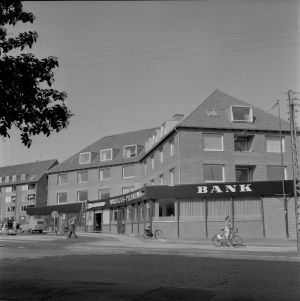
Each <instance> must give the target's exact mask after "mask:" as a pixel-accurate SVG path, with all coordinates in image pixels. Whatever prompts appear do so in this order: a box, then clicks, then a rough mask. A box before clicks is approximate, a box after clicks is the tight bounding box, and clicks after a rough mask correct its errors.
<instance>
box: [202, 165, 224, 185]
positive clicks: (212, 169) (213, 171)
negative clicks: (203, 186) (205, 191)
mask: <svg viewBox="0 0 300 301" xmlns="http://www.w3.org/2000/svg"><path fill="white" fill-rule="evenodd" d="M204 181H205V182H223V181H224V165H222V164H204Z"/></svg>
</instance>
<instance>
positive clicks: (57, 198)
mask: <svg viewBox="0 0 300 301" xmlns="http://www.w3.org/2000/svg"><path fill="white" fill-rule="evenodd" d="M60 195H65V196H66V201H65V202H60V201H59V199H60V198H59V196H60ZM56 200H57V204H66V203H68V193H67V192H58V193H57V194H56Z"/></svg>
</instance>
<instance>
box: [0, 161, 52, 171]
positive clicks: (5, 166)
mask: <svg viewBox="0 0 300 301" xmlns="http://www.w3.org/2000/svg"><path fill="white" fill-rule="evenodd" d="M51 161H52V162H55V161H58V160H57V159H47V160H41V161H40V160H37V161H32V162H27V163H18V164H13V165H4V166H0V169H1V168H8V167H17V166H21V165H29V164H38V163H45V162H51Z"/></svg>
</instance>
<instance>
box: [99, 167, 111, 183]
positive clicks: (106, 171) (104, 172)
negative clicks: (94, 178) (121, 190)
mask: <svg viewBox="0 0 300 301" xmlns="http://www.w3.org/2000/svg"><path fill="white" fill-rule="evenodd" d="M99 179H100V181H106V180H109V179H110V168H101V169H100V170H99Z"/></svg>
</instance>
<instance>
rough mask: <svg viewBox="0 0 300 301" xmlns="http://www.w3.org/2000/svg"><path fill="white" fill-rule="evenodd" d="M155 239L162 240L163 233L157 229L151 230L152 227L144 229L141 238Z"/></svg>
mask: <svg viewBox="0 0 300 301" xmlns="http://www.w3.org/2000/svg"><path fill="white" fill-rule="evenodd" d="M152 237H155V238H156V239H159V238H163V232H162V231H161V230H159V229H155V230H152V227H149V228H146V229H145V231H144V233H143V238H144V239H147V238H152Z"/></svg>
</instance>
